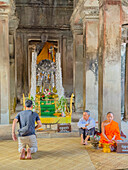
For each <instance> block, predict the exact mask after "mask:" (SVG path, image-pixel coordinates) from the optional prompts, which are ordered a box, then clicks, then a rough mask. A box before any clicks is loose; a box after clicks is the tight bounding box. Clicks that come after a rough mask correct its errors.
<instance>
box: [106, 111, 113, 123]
mask: <svg viewBox="0 0 128 170" xmlns="http://www.w3.org/2000/svg"><path fill="white" fill-rule="evenodd" d="M113 118H114V115H113V113H112V112H108V113H107V120H108V121H109V122H111V121H112V120H113Z"/></svg>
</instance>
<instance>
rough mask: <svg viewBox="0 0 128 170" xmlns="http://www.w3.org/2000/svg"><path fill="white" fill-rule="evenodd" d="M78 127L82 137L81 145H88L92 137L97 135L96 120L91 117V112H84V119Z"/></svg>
mask: <svg viewBox="0 0 128 170" xmlns="http://www.w3.org/2000/svg"><path fill="white" fill-rule="evenodd" d="M78 127H79V130H80V135H81V144H82V145H87V141H88V139H89V137H90V135H94V134H95V120H94V119H93V118H91V117H90V111H89V110H85V111H84V112H83V117H82V118H81V119H80V120H79V122H78ZM84 140H85V141H84Z"/></svg>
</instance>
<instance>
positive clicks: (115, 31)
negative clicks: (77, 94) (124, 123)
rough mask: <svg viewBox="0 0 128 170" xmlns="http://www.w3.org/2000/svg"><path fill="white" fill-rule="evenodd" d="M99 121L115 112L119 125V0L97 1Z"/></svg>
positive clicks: (115, 118)
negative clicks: (109, 113) (107, 114)
mask: <svg viewBox="0 0 128 170" xmlns="http://www.w3.org/2000/svg"><path fill="white" fill-rule="evenodd" d="M99 8H100V9H99V10H100V11H99V21H100V22H99V23H100V33H99V75H98V76H99V89H98V91H99V92H98V113H99V115H98V123H99V128H100V126H101V122H102V121H103V120H104V119H105V118H106V113H107V112H108V111H111V112H113V113H114V120H115V121H117V122H118V123H119V125H121V0H111V1H110V0H100V1H99Z"/></svg>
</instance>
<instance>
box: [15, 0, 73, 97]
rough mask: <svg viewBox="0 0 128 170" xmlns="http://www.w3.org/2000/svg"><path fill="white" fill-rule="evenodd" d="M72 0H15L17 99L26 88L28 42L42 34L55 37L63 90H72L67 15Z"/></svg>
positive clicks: (70, 8)
mask: <svg viewBox="0 0 128 170" xmlns="http://www.w3.org/2000/svg"><path fill="white" fill-rule="evenodd" d="M72 11H73V2H72V1H69V0H65V1H62V0H53V1H50V0H49V1H34V0H33V1H32V0H31V1H30V0H28V1H24V2H23V1H20V0H17V1H16V13H17V16H18V18H19V26H18V29H17V33H16V60H17V61H16V63H17V96H18V99H20V98H21V97H22V94H23V93H25V95H27V94H28V92H29V90H30V89H29V87H28V86H29V80H30V79H28V75H29V72H28V70H29V69H28V60H29V58H28V57H29V56H28V53H29V51H28V45H29V41H30V40H33V41H34V40H36V41H40V40H41V36H42V35H44V34H45V35H47V36H48V40H56V41H58V46H59V52H61V59H62V76H63V86H64V89H65V94H66V95H67V96H69V95H70V94H71V93H72V90H73V87H72V86H73V63H72V61H73V55H72V33H71V31H70V25H69V19H70V17H71V14H72Z"/></svg>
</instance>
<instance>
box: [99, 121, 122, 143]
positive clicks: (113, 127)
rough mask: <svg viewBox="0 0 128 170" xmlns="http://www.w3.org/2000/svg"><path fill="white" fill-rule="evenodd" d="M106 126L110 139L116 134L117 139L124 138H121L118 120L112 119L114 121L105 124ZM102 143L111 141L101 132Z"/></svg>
mask: <svg viewBox="0 0 128 170" xmlns="http://www.w3.org/2000/svg"><path fill="white" fill-rule="evenodd" d="M104 128H105V135H106V136H107V138H108V139H109V140H112V138H113V137H114V135H115V136H116V137H115V140H122V139H121V138H120V130H119V126H118V123H117V122H115V121H113V120H112V122H111V123H110V124H108V125H106V126H104ZM100 143H109V142H108V140H107V139H106V138H105V137H104V136H103V135H102V134H101V139H100Z"/></svg>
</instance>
